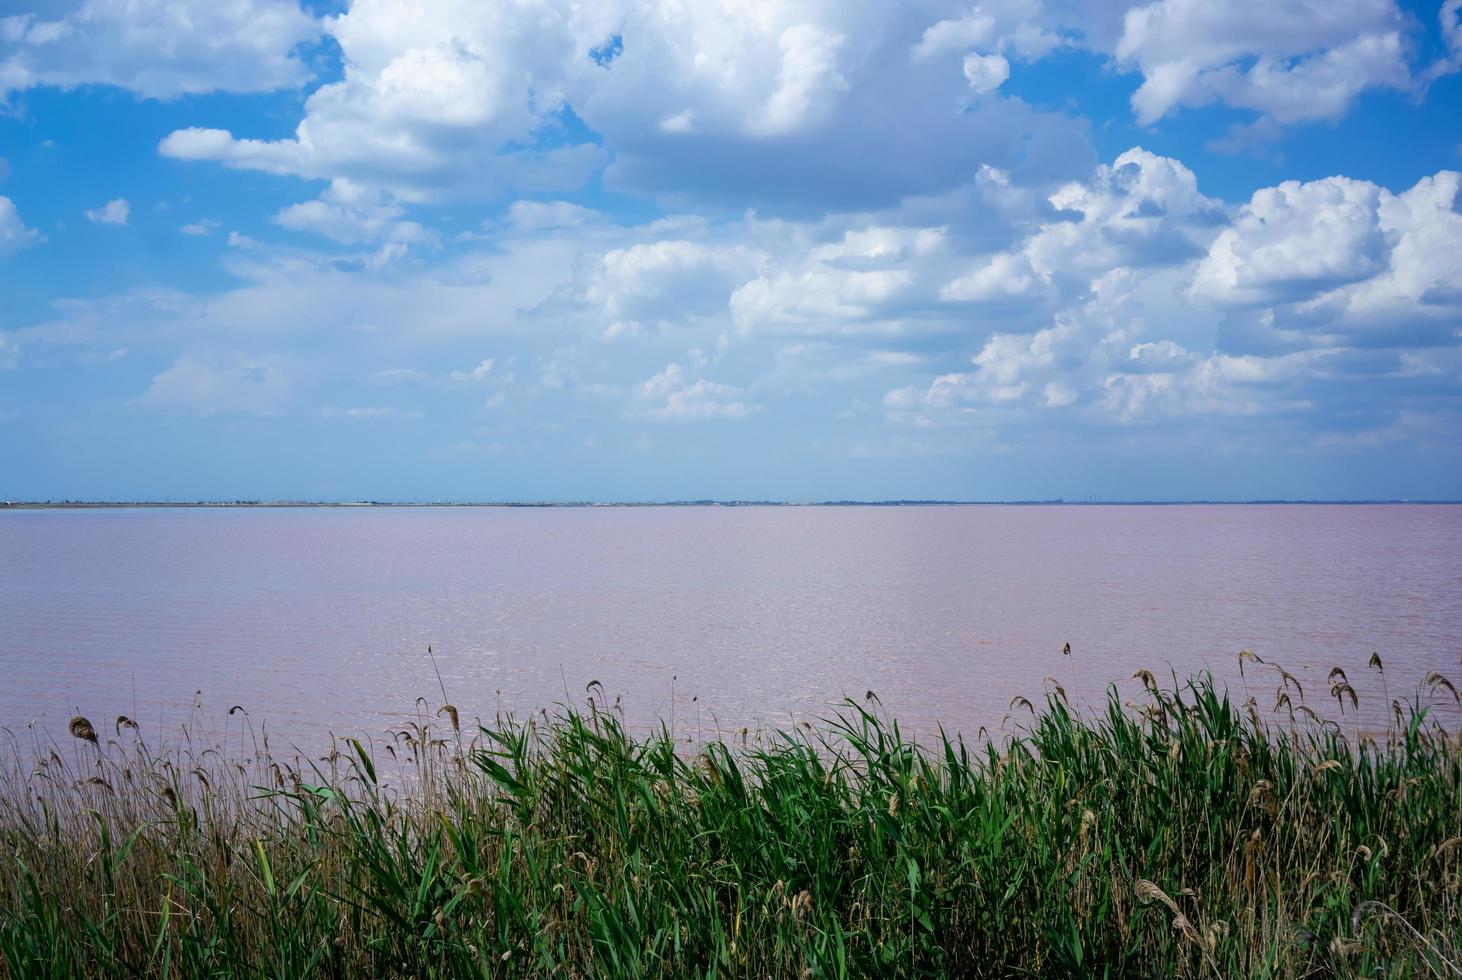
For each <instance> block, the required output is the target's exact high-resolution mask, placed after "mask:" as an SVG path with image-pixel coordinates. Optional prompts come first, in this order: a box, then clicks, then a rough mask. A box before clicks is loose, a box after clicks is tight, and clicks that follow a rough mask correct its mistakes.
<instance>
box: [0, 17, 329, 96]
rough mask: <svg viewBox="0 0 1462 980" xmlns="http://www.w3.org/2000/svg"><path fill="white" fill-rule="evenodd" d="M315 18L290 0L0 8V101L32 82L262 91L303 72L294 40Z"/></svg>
mask: <svg viewBox="0 0 1462 980" xmlns="http://www.w3.org/2000/svg"><path fill="white" fill-rule="evenodd" d="M319 33H320V25H319V22H318V21H316V20H315V19H314V18H313V17H310V16H309V15H308V14H306V13H304V12H303V11H302V10H301V9H300V7H299V5H298V3H296V2H294V0H84V2H82V3H80V4H78V5H76V6H75V7H74V8H73V9H71V10H70V11H69V12H67V13H65V14H63V15H61V16H59V17H57V18H55V19H48V18H47V17H46V16H45V15H43V14H38V13H23V14H17V15H13V16H10V17H5V18H0V101H3V99H4V98H5V96H6V95H7V94H8V93H10V92H15V91H18V90H23V89H28V88H32V87H35V86H39V85H50V86H56V87H59V88H75V87H77V86H79V85H116V86H120V87H122V88H126V89H129V90H131V91H132V92H135V93H137V94H138V95H141V96H145V97H148V98H156V99H172V98H177V97H179V96H182V95H191V94H197V93H202V92H267V91H271V90H274V89H279V88H288V87H294V86H297V85H301V84H303V83H304V82H306V81H307V80H308V79H309V77H310V72H309V70H308V69H307V68H306V67H305V65H304V63H303V62H302V61H301V60H300V58H299V57H298V55H297V51H296V49H297V48H298V47H299V46H300V45H301V44H304V43H306V42H309V41H312V40H314V39H315V38H316V37H318V36H319Z"/></svg>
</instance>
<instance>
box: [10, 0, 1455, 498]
mask: <svg viewBox="0 0 1462 980" xmlns="http://www.w3.org/2000/svg"><path fill="white" fill-rule="evenodd" d="M1459 69H1462V2H1459V0H1445V2H1444V3H1440V4H1438V3H1416V4H1404V5H1397V4H1395V3H1393V2H1392V0H1332V2H1324V3H1320V2H1298V0H1265V2H1261V3H1254V2H1247V0H1245V2H1237V0H1236V2H1232V3H1228V4H1212V3H1208V2H1200V0H1158V2H1153V3H1148V4H1136V5H1131V6H1129V5H1126V4H1122V3H1100V4H1076V3H1069V2H1066V3H1057V2H1050V3H1043V2H1041V0H1000V2H993V3H981V4H975V5H971V4H969V3H945V2H938V0H918V2H910V3H902V4H889V3H884V2H869V3H862V2H849V0H840V2H837V3H826V2H804V0H707V2H703V3H684V2H658V3H657V2H648V0H604V2H598V3H594V4H587V5H579V4H573V3H567V2H563V0H544V2H530V0H515V2H502V3H493V4H484V3H480V2H469V0H411V2H409V3H408V2H405V0H355V2H348V3H308V4H304V5H299V4H297V3H296V2H295V0H230V2H228V3H217V2H215V0H208V2H204V0H81V2H79V3H78V2H52V0H44V2H31V0H20V3H19V5H18V6H17V5H16V3H15V0H11V2H10V3H9V4H6V5H5V8H4V13H3V14H0V497H8V498H16V499H25V498H38V499H53V498H109V499H136V498H174V499H194V498H308V499H360V498H375V499H399V500H437V499H458V500H461V499H469V500H509V499H515V500H542V499H557V500H565V499H573V500H582V499H593V500H652V499H686V498H703V497H714V498H747V497H752V498H779V499H791V500H805V499H828V498H865V499H868V498H961V499H1012V498H1020V499H1030V498H1053V497H1066V498H1068V499H1080V498H1083V497H1085V496H1088V495H1093V494H1101V495H1103V496H1104V497H1105V498H1106V499H1124V498H1125V499H1137V498H1140V499H1154V498H1165V499H1194V498H1205V499H1248V498H1277V497H1303V498H1375V497H1385V498H1397V497H1405V498H1433V499H1435V498H1451V499H1455V498H1462V438H1459V436H1462V176H1459V171H1462V71H1459Z"/></svg>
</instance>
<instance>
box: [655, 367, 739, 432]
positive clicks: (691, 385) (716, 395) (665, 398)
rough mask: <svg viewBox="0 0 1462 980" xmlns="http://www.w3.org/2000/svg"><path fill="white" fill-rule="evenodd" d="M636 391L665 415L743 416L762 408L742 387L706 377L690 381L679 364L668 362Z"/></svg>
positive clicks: (687, 418)
mask: <svg viewBox="0 0 1462 980" xmlns="http://www.w3.org/2000/svg"><path fill="white" fill-rule="evenodd" d="M636 394H637V396H638V397H639V398H640V399H641V400H642V401H645V402H648V403H650V409H649V412H650V414H651V415H652V416H655V417H657V418H662V419H675V420H680V421H694V420H700V419H744V418H746V417H748V416H750V415H754V414H755V413H757V412H759V411H761V406H760V405H757V404H754V403H751V402H748V401H746V393H745V391H744V390H743V389H741V388H736V387H733V386H731V385H726V384H720V383H718V382H715V381H711V380H709V379H707V378H697V379H696V380H694V381H691V380H690V379H689V377H688V375H687V372H686V371H685V369H684V368H682V367H681V366H680V365H679V364H668V365H666V366H665V370H663V371H661V372H660V373H659V374H656V375H654V376H653V377H651V378H649V379H647V380H645V381H643V382H641V383H640V384H639V386H638V387H637V388H636Z"/></svg>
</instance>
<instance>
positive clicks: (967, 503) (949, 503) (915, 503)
mask: <svg viewBox="0 0 1462 980" xmlns="http://www.w3.org/2000/svg"><path fill="white" fill-rule="evenodd" d="M1263 504H1267V505H1274V504H1286V505H1296V506H1305V505H1309V506H1314V505H1328V506H1336V505H1343V506H1366V505H1376V504H1391V505H1395V504H1414V505H1453V506H1455V505H1457V504H1462V500H1409V499H1406V498H1397V499H1377V500H1295V499H1282V498H1276V499H1256V500H1067V499H1065V498H1063V497H1055V498H1052V499H1049V500H806V501H796V500H643V501H592V500H513V501H486V500H484V501H457V500H436V501H391V500H0V510H118V509H127V508H139V509H147V508H151V509H169V508H189V509H198V508H227V509H238V508H259V509H265V508H291V507H293V508H308V507H325V508H333V507H405V508H410V507H542V508H548V507H568V508H580V507H1192V506H1215V505H1223V506H1254V505H1263Z"/></svg>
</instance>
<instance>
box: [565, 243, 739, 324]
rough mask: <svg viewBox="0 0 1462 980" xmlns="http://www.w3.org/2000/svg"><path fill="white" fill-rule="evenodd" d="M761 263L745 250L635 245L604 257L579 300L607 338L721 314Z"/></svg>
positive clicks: (736, 247)
mask: <svg viewBox="0 0 1462 980" xmlns="http://www.w3.org/2000/svg"><path fill="white" fill-rule="evenodd" d="M763 261H764V256H762V255H761V254H760V253H759V252H758V251H757V250H755V249H751V248H748V247H746V246H744V245H718V244H709V243H705V242H698V241H690V240H684V239H666V240H662V241H653V242H645V243H637V244H634V245H629V246H626V247H622V248H613V249H610V250H608V251H607V252H605V253H604V254H603V255H602V256H601V257H600V258H599V260H598V263H597V268H596V269H595V271H594V274H593V279H592V280H591V281H590V282H589V284H588V286H587V288H586V290H585V294H584V295H585V299H586V300H587V301H588V302H589V303H590V304H593V305H594V306H595V307H597V308H599V309H601V310H602V311H603V314H604V317H605V318H606V320H607V321H608V323H607V326H606V328H605V336H606V337H608V338H611V339H612V338H614V337H618V336H621V335H624V334H633V333H636V332H638V331H639V330H641V329H642V328H645V327H655V328H657V329H658V328H661V327H670V326H673V325H675V324H686V323H691V322H694V321H695V320H696V319H697V318H699V317H703V316H705V315H707V314H716V313H720V312H722V311H724V310H725V308H726V302H727V298H728V297H729V296H730V295H731V292H732V290H733V289H734V288H735V287H736V285H737V284H738V283H741V282H744V281H745V280H746V279H747V278H748V277H749V276H750V275H751V274H753V273H754V271H755V270H756V269H758V268H759V267H760V266H761V265H762V264H763Z"/></svg>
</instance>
